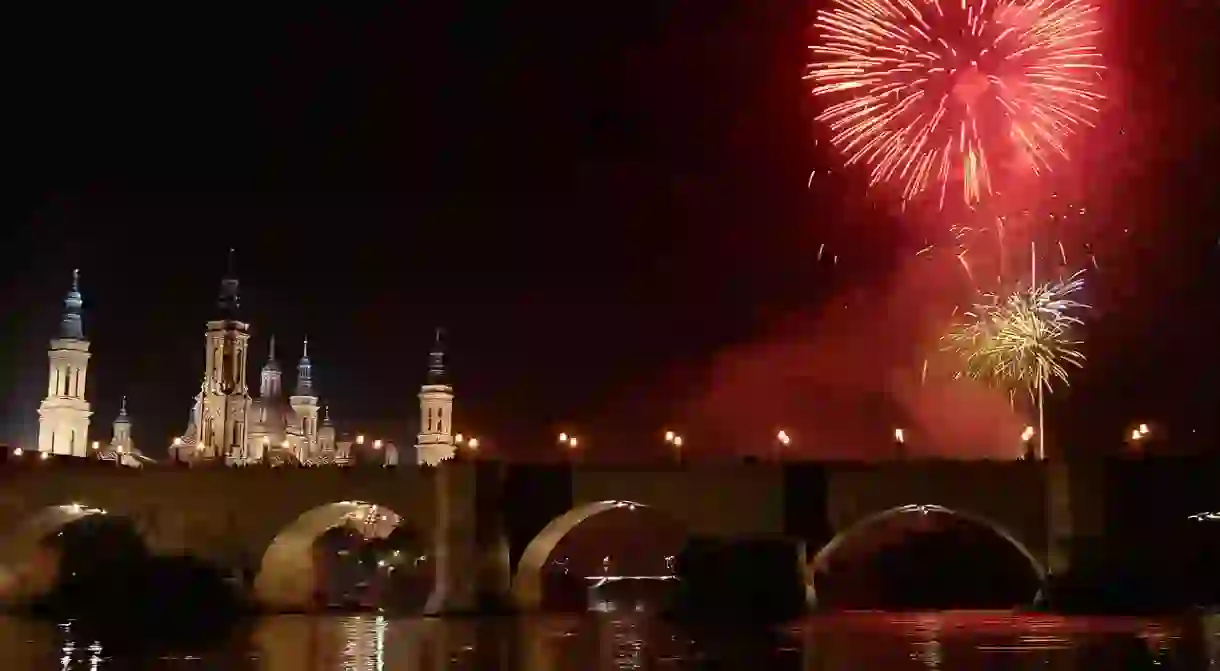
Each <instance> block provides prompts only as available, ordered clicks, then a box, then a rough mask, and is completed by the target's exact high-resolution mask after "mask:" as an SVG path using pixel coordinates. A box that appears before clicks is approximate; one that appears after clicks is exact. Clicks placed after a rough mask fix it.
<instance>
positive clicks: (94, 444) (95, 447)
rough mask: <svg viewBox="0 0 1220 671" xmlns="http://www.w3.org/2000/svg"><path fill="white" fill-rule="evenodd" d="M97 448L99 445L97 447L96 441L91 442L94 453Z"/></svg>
mask: <svg viewBox="0 0 1220 671" xmlns="http://www.w3.org/2000/svg"><path fill="white" fill-rule="evenodd" d="M99 446H100V445H99V443H98V442H97V441H96V440H95V441H93V451H94V452H96V451H97V449H98V447H99Z"/></svg>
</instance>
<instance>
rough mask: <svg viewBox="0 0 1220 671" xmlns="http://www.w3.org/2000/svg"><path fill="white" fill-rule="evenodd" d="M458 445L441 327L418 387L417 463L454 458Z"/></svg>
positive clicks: (430, 462)
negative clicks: (422, 382)
mask: <svg viewBox="0 0 1220 671" xmlns="http://www.w3.org/2000/svg"><path fill="white" fill-rule="evenodd" d="M456 451H457V447H456V446H455V445H454V442H453V387H451V386H449V380H448V378H447V377H446V375H445V347H444V343H443V342H442V341H441V330H440V329H437V330H436V341H435V343H434V344H433V345H432V352H431V353H430V354H429V355H428V379H427V381H426V382H425V384H424V385H423V386H422V387H420V389H419V436H418V438H417V440H416V443H415V453H416V458H417V461H418V463H420V464H426V465H428V466H436V465H438V464H440V463H441V462H442V461H445V460H446V459H452V458H453V455H454V453H455V452H456Z"/></svg>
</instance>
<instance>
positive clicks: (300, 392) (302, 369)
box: [296, 336, 314, 396]
mask: <svg viewBox="0 0 1220 671" xmlns="http://www.w3.org/2000/svg"><path fill="white" fill-rule="evenodd" d="M296 395H297V396H313V395H314V394H313V364H312V363H310V361H309V338H308V336H307V337H306V338H305V342H304V343H303V344H302V347H301V360H300V361H299V362H297V391H296Z"/></svg>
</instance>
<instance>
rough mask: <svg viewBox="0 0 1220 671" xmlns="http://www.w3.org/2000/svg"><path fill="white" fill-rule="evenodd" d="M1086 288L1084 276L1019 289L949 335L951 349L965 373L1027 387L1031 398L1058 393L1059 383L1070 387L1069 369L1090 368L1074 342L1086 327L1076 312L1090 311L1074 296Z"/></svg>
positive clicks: (979, 309) (979, 308) (977, 311)
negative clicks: (1055, 388) (1056, 382)
mask: <svg viewBox="0 0 1220 671" xmlns="http://www.w3.org/2000/svg"><path fill="white" fill-rule="evenodd" d="M1083 288H1084V280H1083V279H1082V277H1081V273H1076V274H1075V275H1073V276H1072V277H1071V278H1070V279H1068V280H1066V281H1063V282H1055V283H1052V284H1046V285H1042V286H1040V287H1035V288H1033V289H1030V290H1028V291H1018V292H1016V293H1014V294H1012V295H1010V296H1008V297H1007V298H1006V299H1004V300H1003V301H999V300H995V297H994V296H993V297H992V298H993V302H991V303H989V304H981V305H976V306H975V309H974V311H972V312H969V313H967V317H969V318H970V319H971V321H968V322H966V323H964V324H960V325H958V326H956V327H954V328H953V329H952V330H951V331H950V332H949V334H947V335H946V336H945V340H946V341H947V343H948V346H949V349H951V350H954V351H956V352H958V353H959V354H960V355H961V356H962V358H963V361H964V363H965V369H964V371H963V372H962V373H959V374H960V375H965V376H967V377H971V378H975V379H980V380H985V381H988V382H992V383H997V384H1002V385H1008V386H1020V387H1024V388H1025V389H1026V391H1028V392H1029V393H1030V394H1031V395H1032V394H1034V393H1036V392H1038V391H1040V390H1042V389H1045V390H1046V391H1053V389H1052V383H1053V381H1054V380H1056V379H1058V380H1060V381H1062V382H1063V383H1064V384H1067V383H1068V367H1069V366H1072V367H1076V368H1081V367H1083V366H1084V360H1085V357H1084V354H1082V353H1081V352H1080V350H1079V349H1077V346H1078V345H1079V344H1080V341H1078V340H1073V339H1072V334H1073V331H1074V329H1075V328H1076V327H1077V326H1080V325H1082V324H1083V322H1082V321H1081V320H1080V318H1078V317H1076V316H1075V315H1074V314H1073V313H1074V312H1076V311H1078V310H1082V309H1086V308H1088V306H1087V305H1084V304H1083V303H1078V302H1076V301H1074V300H1071V299H1070V298H1069V296H1071V295H1072V294H1074V293H1076V292H1078V291H1080V290H1081V289H1083Z"/></svg>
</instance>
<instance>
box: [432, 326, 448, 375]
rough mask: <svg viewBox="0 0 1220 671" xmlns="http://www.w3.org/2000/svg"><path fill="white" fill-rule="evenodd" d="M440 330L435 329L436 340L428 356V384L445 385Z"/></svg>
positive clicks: (443, 347)
mask: <svg viewBox="0 0 1220 671" xmlns="http://www.w3.org/2000/svg"><path fill="white" fill-rule="evenodd" d="M441 333H442V332H441V329H439V328H438V329H436V340H435V341H434V342H433V343H432V351H431V352H430V353H429V354H428V384H444V383H445V343H444V342H443V341H442V340H441Z"/></svg>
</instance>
